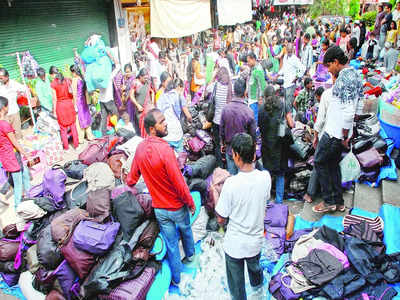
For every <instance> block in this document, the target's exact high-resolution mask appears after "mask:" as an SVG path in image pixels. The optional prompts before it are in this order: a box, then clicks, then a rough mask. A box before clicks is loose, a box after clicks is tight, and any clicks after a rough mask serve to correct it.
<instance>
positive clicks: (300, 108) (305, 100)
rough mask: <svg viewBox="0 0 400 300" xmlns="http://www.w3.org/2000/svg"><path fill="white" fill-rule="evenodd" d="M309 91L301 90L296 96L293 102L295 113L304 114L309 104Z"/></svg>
mask: <svg viewBox="0 0 400 300" xmlns="http://www.w3.org/2000/svg"><path fill="white" fill-rule="evenodd" d="M310 98H311V91H307V89H302V90H301V91H300V92H299V94H298V95H297V97H296V99H295V100H294V102H295V103H296V106H297V112H305V111H306V110H307V108H308V106H309V104H310Z"/></svg>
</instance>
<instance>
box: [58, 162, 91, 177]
mask: <svg viewBox="0 0 400 300" xmlns="http://www.w3.org/2000/svg"><path fill="white" fill-rule="evenodd" d="M87 167H88V166H87V165H85V164H84V163H82V161H80V160H72V161H69V162H67V163H65V164H64V167H63V170H64V172H65V174H67V176H68V177H69V178H72V179H76V180H81V179H82V178H83V171H84V170H85V169H86V168H87Z"/></svg>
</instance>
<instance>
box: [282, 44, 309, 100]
mask: <svg viewBox="0 0 400 300" xmlns="http://www.w3.org/2000/svg"><path fill="white" fill-rule="evenodd" d="M286 51H287V54H286V55H285V56H284V57H283V64H282V69H281V70H280V71H279V74H280V75H283V88H284V89H285V102H286V105H287V107H292V106H293V100H294V91H295V89H296V80H297V79H298V78H300V77H301V76H303V75H304V73H305V71H306V67H305V66H304V65H303V64H302V63H301V62H300V60H299V58H298V57H297V56H296V55H293V53H294V48H293V44H292V43H288V45H287V46H286Z"/></svg>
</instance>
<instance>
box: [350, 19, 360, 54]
mask: <svg viewBox="0 0 400 300" xmlns="http://www.w3.org/2000/svg"><path fill="white" fill-rule="evenodd" d="M360 34H361V29H360V20H355V21H354V27H353V31H352V33H351V37H355V38H356V40H357V49H355V50H356V51H358V48H359V47H361V45H360Z"/></svg>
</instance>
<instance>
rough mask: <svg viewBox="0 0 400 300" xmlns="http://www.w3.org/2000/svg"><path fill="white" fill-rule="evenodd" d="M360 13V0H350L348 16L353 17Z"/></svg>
mask: <svg viewBox="0 0 400 300" xmlns="http://www.w3.org/2000/svg"><path fill="white" fill-rule="evenodd" d="M359 13H360V0H350V3H349V16H350V17H352V18H355V17H356V16H358V14H359Z"/></svg>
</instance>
